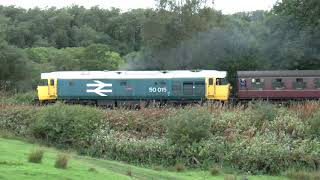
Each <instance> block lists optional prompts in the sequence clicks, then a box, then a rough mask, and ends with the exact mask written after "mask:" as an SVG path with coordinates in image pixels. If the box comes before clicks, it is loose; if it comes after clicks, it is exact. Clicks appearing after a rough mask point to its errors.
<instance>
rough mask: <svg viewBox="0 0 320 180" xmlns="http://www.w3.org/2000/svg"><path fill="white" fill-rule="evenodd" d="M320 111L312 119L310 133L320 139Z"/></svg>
mask: <svg viewBox="0 0 320 180" xmlns="http://www.w3.org/2000/svg"><path fill="white" fill-rule="evenodd" d="M319 129H320V110H318V111H317V112H316V113H315V114H314V115H313V116H312V117H311V119H310V130H309V133H310V135H311V136H313V137H318V138H320V131H319Z"/></svg>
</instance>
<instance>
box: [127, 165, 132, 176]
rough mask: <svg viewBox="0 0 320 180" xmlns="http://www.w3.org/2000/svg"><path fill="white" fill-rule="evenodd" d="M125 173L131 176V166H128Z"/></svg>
mask: <svg viewBox="0 0 320 180" xmlns="http://www.w3.org/2000/svg"><path fill="white" fill-rule="evenodd" d="M126 174H127V176H130V177H131V176H132V169H131V167H129V168H128V170H127V173H126Z"/></svg>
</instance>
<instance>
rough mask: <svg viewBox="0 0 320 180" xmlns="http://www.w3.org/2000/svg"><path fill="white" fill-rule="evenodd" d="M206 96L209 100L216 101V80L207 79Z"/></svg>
mask: <svg viewBox="0 0 320 180" xmlns="http://www.w3.org/2000/svg"><path fill="white" fill-rule="evenodd" d="M206 84H207V88H206V96H207V98H208V99H214V95H215V85H214V78H206Z"/></svg>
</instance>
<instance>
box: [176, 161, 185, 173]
mask: <svg viewBox="0 0 320 180" xmlns="http://www.w3.org/2000/svg"><path fill="white" fill-rule="evenodd" d="M174 168H175V170H176V171H177V172H182V171H184V170H185V169H186V167H185V165H184V164H183V163H176V165H175V166H174Z"/></svg>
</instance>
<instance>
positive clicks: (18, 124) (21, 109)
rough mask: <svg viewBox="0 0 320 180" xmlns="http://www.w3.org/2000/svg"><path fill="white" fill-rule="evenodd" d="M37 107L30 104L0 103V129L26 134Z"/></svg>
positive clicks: (20, 134) (15, 133)
mask: <svg viewBox="0 0 320 180" xmlns="http://www.w3.org/2000/svg"><path fill="white" fill-rule="evenodd" d="M37 111H38V109H37V108H34V107H31V106H16V105H3V104H2V105H0V129H1V130H2V131H8V132H10V133H13V135H19V136H24V137H25V136H28V135H29V134H30V126H31V124H32V123H33V122H34V119H35V118H36V113H37Z"/></svg>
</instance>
